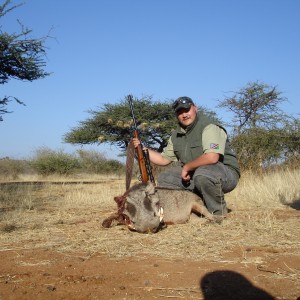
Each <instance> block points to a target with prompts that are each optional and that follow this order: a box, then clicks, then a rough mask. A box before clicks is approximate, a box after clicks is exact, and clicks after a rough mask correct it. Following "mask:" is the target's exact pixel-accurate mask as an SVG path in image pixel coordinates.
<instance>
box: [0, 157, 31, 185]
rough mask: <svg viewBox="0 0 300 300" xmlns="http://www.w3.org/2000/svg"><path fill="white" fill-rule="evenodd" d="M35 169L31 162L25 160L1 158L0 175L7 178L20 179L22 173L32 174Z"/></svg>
mask: <svg viewBox="0 0 300 300" xmlns="http://www.w3.org/2000/svg"><path fill="white" fill-rule="evenodd" d="M32 172H33V170H32V168H31V167H30V164H29V162H27V161H25V160H16V159H10V158H9V157H4V158H1V159H0V175H1V178H5V179H14V180H15V179H18V177H19V175H21V174H30V173H32Z"/></svg>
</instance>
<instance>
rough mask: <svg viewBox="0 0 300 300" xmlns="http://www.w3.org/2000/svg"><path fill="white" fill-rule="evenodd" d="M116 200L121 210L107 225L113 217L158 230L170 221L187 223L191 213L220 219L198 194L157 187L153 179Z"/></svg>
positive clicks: (107, 223) (142, 229)
mask: <svg viewBox="0 0 300 300" xmlns="http://www.w3.org/2000/svg"><path fill="white" fill-rule="evenodd" d="M114 200H115V201H116V202H117V204H118V213H117V214H114V215H113V216H111V217H110V218H107V219H106V220H104V221H103V223H102V225H103V226H104V227H110V225H111V223H112V221H113V220H117V221H118V223H121V224H125V225H127V226H128V227H129V228H130V229H132V230H135V231H137V232H157V231H158V230H159V229H160V228H162V227H163V226H164V225H167V224H180V223H186V222H187V221H188V220H189V218H190V215H191V213H196V214H198V215H203V216H204V217H206V218H207V219H209V220H210V221H214V222H218V219H216V217H215V216H213V215H212V214H211V213H209V212H208V210H207V208H206V207H205V206H204V204H203V202H202V200H201V198H200V197H199V196H197V195H196V194H194V193H192V192H189V191H185V190H175V189H168V188H162V187H154V186H153V184H152V183H148V184H145V183H139V184H137V185H134V186H132V187H131V188H130V189H129V190H128V191H127V192H126V193H125V194H124V195H123V196H120V197H115V198H114Z"/></svg>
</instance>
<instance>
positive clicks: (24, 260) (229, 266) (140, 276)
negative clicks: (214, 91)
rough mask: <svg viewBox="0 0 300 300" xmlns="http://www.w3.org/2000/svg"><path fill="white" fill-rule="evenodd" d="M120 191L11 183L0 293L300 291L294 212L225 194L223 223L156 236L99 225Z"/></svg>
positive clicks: (102, 295)
mask: <svg viewBox="0 0 300 300" xmlns="http://www.w3.org/2000/svg"><path fill="white" fill-rule="evenodd" d="M123 187H124V182H118V183H116V182H115V183H107V182H103V183H102V184H91V185H87V184H77V185H72V186H69V185H40V186H36V187H35V186H32V187H31V188H30V189H24V186H23V187H22V188H17V187H16V188H15V189H12V188H11V187H10V190H9V193H13V192H15V193H16V195H20V194H19V193H20V192H21V195H22V197H23V200H24V203H25V206H23V207H22V208H21V207H12V206H10V205H9V203H6V202H3V203H2V204H1V205H2V206H1V207H0V261H1V268H0V299H1V300H2V299H156V298H161V299H172V298H173V299H297V298H298V297H299V296H300V285H299V282H300V255H299V251H300V250H299V249H300V247H299V246H300V225H299V223H300V222H299V217H300V212H299V210H297V209H293V208H291V207H288V206H284V205H282V204H280V203H279V202H278V203H277V202H276V203H274V206H273V208H272V210H270V209H266V207H264V205H263V204H261V205H260V206H259V207H257V205H256V204H255V205H253V206H251V203H250V204H241V203H239V202H238V201H237V200H235V199H230V197H228V201H227V202H228V204H229V206H230V208H232V212H231V213H230V214H229V216H228V218H227V219H225V221H224V222H223V224H222V225H217V224H210V223H207V222H206V220H204V219H200V218H196V217H192V218H191V220H190V222H189V223H187V224H183V225H173V226H168V227H167V228H166V229H164V230H163V231H161V232H159V233H157V234H138V233H135V232H131V231H129V230H128V229H127V228H125V227H123V226H115V227H113V228H110V229H105V228H102V226H101V222H102V220H103V219H105V218H106V217H107V216H109V215H110V214H111V213H112V212H115V209H116V207H115V204H114V202H113V200H112V197H113V195H118V194H121V193H123V191H124V188H123ZM1 192H2V193H6V189H5V188H3V187H2V190H1ZM20 205H21V204H20Z"/></svg>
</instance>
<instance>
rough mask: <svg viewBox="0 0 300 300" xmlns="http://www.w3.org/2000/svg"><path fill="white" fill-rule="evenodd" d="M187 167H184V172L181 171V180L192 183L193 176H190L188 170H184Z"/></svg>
mask: <svg viewBox="0 0 300 300" xmlns="http://www.w3.org/2000/svg"><path fill="white" fill-rule="evenodd" d="M184 167H185V166H183V168H182V171H181V178H182V180H183V181H190V180H191V176H190V175H189V171H187V170H186V168H184Z"/></svg>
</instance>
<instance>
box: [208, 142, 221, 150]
mask: <svg viewBox="0 0 300 300" xmlns="http://www.w3.org/2000/svg"><path fill="white" fill-rule="evenodd" d="M210 149H219V144H214V143H211V144H210Z"/></svg>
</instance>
